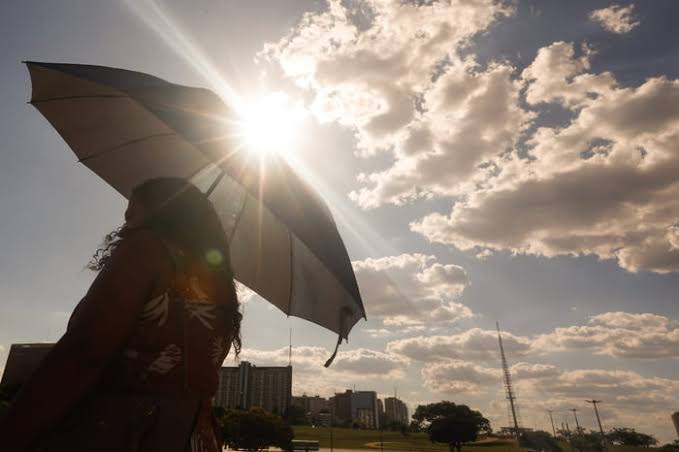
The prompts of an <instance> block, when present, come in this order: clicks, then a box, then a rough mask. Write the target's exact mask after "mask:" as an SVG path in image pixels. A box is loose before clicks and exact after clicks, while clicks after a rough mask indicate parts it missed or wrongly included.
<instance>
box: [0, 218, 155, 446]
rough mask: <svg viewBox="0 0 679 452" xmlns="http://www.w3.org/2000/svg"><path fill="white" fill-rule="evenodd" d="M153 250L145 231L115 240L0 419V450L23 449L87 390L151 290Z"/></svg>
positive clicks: (151, 238) (151, 239)
mask: <svg viewBox="0 0 679 452" xmlns="http://www.w3.org/2000/svg"><path fill="white" fill-rule="evenodd" d="M159 246H162V245H160V244H159V242H158V239H156V238H155V237H154V236H153V234H152V233H150V232H148V231H135V232H133V233H131V234H130V235H129V236H128V237H126V238H124V239H123V240H122V241H121V242H120V244H119V245H118V247H117V248H116V249H115V250H114V252H113V254H112V255H111V258H110V260H109V262H108V263H107V264H106V266H105V268H103V269H102V270H101V272H100V273H99V275H98V276H97V278H96V279H95V281H94V282H93V283H92V286H91V287H90V289H89V291H88V292H87V295H86V296H85V298H84V299H83V300H82V301H81V302H80V306H79V307H78V315H77V317H78V318H77V321H75V322H72V323H71V325H69V329H68V330H67V332H66V333H65V334H64V335H63V336H62V338H61V339H60V340H59V342H57V344H56V345H55V346H54V348H53V350H52V351H51V352H50V353H49V354H48V355H47V356H46V357H45V359H44V360H43V361H42V363H41V364H40V366H39V367H38V368H37V369H36V371H35V373H34V374H33V376H32V377H31V378H30V379H29V380H28V381H27V382H26V384H25V385H24V386H23V388H22V389H21V391H20V392H19V394H18V395H17V398H16V399H15V401H14V403H13V404H12V407H11V408H10V410H9V412H8V413H7V416H6V417H5V418H4V419H3V421H2V423H1V425H0V444H2V449H3V450H12V451H21V450H26V449H27V448H28V447H29V446H30V445H31V444H32V443H33V442H34V441H37V440H39V439H41V438H42V437H43V436H44V435H45V434H46V433H47V432H48V431H49V429H50V428H52V427H53V426H54V425H55V423H56V422H58V421H59V420H60V419H61V418H62V417H63V416H64V415H66V414H67V413H68V412H69V411H70V410H71V409H72V408H73V407H74V406H75V405H76V404H77V403H78V402H79V401H81V400H82V399H83V397H84V396H86V395H87V394H88V392H90V391H91V390H92V388H93V386H94V385H95V384H96V382H97V381H98V379H99V376H100V374H101V371H102V370H103V369H104V368H105V367H106V365H107V364H108V363H109V362H110V359H111V357H113V356H114V355H115V354H116V353H117V352H119V351H120V350H121V348H122V347H123V346H124V344H125V342H126V340H127V339H128V337H129V335H130V334H131V332H132V329H133V328H134V325H135V323H136V321H137V319H138V317H139V314H140V312H141V309H142V308H143V306H144V303H145V301H146V300H147V299H148V297H149V295H150V294H151V291H152V290H153V287H154V284H155V282H156V280H157V276H158V269H159V265H158V263H159V256H161V254H159V250H158V247H159ZM161 252H162V251H161ZM5 447H7V449H5Z"/></svg>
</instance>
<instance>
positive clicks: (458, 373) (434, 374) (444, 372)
mask: <svg viewBox="0 0 679 452" xmlns="http://www.w3.org/2000/svg"><path fill="white" fill-rule="evenodd" d="M501 377H502V372H501V371H500V369H491V368H487V367H482V366H479V365H476V364H473V363H470V362H468V361H459V360H454V361H445V362H440V363H433V364H429V365H427V366H425V367H424V368H423V369H422V382H423V383H424V386H425V387H426V388H427V389H429V390H430V391H434V392H439V393H446V394H454V393H465V394H469V393H476V392H478V391H479V389H480V387H481V386H486V385H497V384H498V383H499V381H500V379H501Z"/></svg>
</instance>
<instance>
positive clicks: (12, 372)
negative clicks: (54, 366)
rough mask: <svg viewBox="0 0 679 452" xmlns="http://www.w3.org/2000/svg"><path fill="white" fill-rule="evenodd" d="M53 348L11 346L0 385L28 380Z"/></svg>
mask: <svg viewBox="0 0 679 452" xmlns="http://www.w3.org/2000/svg"><path fill="white" fill-rule="evenodd" d="M53 346H54V344H12V346H11V347H10V349H9V355H8V356H7V363H6V364H5V370H4V372H3V373H2V381H1V382H0V383H1V384H3V385H15V384H21V383H23V382H24V381H26V380H28V378H29V377H30V376H31V374H32V373H33V371H34V370H35V369H36V368H37V367H38V365H39V364H40V361H42V360H43V358H44V357H45V356H47V353H49V351H50V350H52V347H53Z"/></svg>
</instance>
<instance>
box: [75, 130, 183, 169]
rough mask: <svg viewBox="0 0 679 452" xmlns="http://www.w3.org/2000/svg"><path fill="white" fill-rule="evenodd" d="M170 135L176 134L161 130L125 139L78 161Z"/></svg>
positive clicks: (81, 161)
mask: <svg viewBox="0 0 679 452" xmlns="http://www.w3.org/2000/svg"><path fill="white" fill-rule="evenodd" d="M172 135H177V134H176V133H175V132H163V133H157V134H155V135H148V136H145V137H142V138H135V139H134V140H129V141H126V142H124V143H122V144H119V145H117V146H113V147H112V148H107V149H103V150H101V151H99V152H95V153H94V154H90V155H88V156H86V157H83V158H81V159H78V162H79V163H83V162H85V161H87V160H90V159H93V158H95V157H99V156H100V155H102V154H106V153H107V152H111V151H115V150H116V149H120V148H124V147H125V146H129V145H131V144H136V143H140V142H142V141H146V140H152V139H154V138H160V137H167V136H172Z"/></svg>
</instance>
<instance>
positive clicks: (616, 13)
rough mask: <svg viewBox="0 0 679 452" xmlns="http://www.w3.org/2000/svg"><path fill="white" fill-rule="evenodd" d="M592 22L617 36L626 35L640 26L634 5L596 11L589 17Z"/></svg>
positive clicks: (610, 7) (613, 6) (614, 6)
mask: <svg viewBox="0 0 679 452" xmlns="http://www.w3.org/2000/svg"><path fill="white" fill-rule="evenodd" d="M589 18H590V20H592V21H594V22H596V23H598V24H599V25H601V26H602V27H603V29H604V30H606V31H610V32H611V33H616V34H625V33H629V32H630V31H632V30H633V29H634V28H636V27H637V25H639V21H636V20H635V17H634V5H633V4H630V5H628V6H624V7H623V6H620V5H611V6H609V7H608V8H601V9H597V10H594V11H592V12H591V13H590V15H589Z"/></svg>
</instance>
